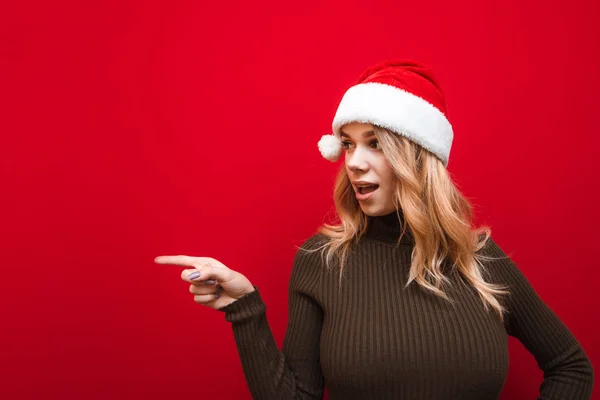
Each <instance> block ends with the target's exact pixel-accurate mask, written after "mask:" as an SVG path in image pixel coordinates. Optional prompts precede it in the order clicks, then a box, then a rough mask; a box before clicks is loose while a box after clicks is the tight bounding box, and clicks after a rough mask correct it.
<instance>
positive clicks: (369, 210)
mask: <svg viewBox="0 0 600 400" xmlns="http://www.w3.org/2000/svg"><path fill="white" fill-rule="evenodd" d="M360 209H361V210H362V212H363V213H365V215H368V216H369V217H379V216H382V215H388V214H390V213H392V212H394V211H396V209H392V210H390V209H388V208H386V207H382V206H378V205H376V204H374V205H370V206H364V205H361V206H360Z"/></svg>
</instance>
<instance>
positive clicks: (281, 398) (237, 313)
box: [219, 239, 325, 400]
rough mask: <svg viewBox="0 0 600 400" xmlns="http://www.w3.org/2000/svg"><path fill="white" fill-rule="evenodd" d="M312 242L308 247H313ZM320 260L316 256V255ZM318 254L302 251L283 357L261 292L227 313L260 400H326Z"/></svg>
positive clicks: (238, 302)
mask: <svg viewBox="0 0 600 400" xmlns="http://www.w3.org/2000/svg"><path fill="white" fill-rule="evenodd" d="M310 241H311V239H309V240H308V241H307V242H305V244H304V245H303V247H310V243H309V242H310ZM315 254H316V253H315ZM315 254H307V253H304V252H302V251H298V252H297V253H296V256H295V258H294V263H293V268H292V274H291V277H290V282H289V298H288V304H289V306H288V309H289V318H288V325H287V331H286V335H285V339H284V343H283V351H280V350H279V349H278V348H277V344H276V342H275V340H274V338H273V335H272V333H271V329H270V327H269V324H268V322H267V317H266V313H265V311H266V306H265V304H264V302H263V301H262V298H261V296H260V293H259V291H258V288H256V286H255V290H254V291H253V292H251V293H249V294H247V295H245V296H244V297H242V298H240V299H238V300H236V301H234V302H233V303H231V304H229V305H227V306H225V307H222V308H220V309H219V311H223V312H225V319H226V320H227V321H229V322H231V323H232V328H233V333H234V337H235V341H236V346H237V349H238V353H239V356H240V360H241V362H242V367H243V370H244V374H245V377H246V382H247V384H248V388H249V389H250V393H251V394H252V397H253V398H254V399H261V400H262V399H274V400H285V399H322V397H323V391H324V386H325V384H324V378H323V375H322V371H321V364H320V358H319V340H320V336H321V326H322V323H323V312H322V309H321V307H320V305H319V304H318V303H317V302H316V300H315V297H314V293H315V292H314V290H315V288H316V287H317V285H318V283H319V281H320V276H321V270H320V264H319V263H318V262H317V260H318V257H315Z"/></svg>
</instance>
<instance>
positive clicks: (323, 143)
mask: <svg viewBox="0 0 600 400" xmlns="http://www.w3.org/2000/svg"><path fill="white" fill-rule="evenodd" d="M318 146H319V151H320V152H321V155H322V156H323V157H324V158H325V159H327V160H329V161H331V162H334V161H337V160H339V159H340V156H341V155H342V141H341V140H340V139H339V138H338V137H337V136H334V135H323V137H321V140H319V144H318Z"/></svg>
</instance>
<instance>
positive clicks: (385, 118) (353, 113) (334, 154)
mask: <svg viewBox="0 0 600 400" xmlns="http://www.w3.org/2000/svg"><path fill="white" fill-rule="evenodd" d="M351 122H363V123H370V124H373V125H378V126H380V127H382V128H386V129H388V130H390V131H392V132H395V133H397V134H399V135H403V136H405V137H407V138H408V139H410V140H412V141H413V142H416V143H418V144H419V145H421V146H422V147H424V148H425V149H427V150H429V151H430V152H431V153H433V154H435V155H436V156H437V157H438V158H439V159H440V160H441V161H442V162H443V163H444V166H448V160H449V157H450V148H451V146H452V138H453V136H454V135H453V132H452V125H450V122H449V121H448V119H447V117H446V100H445V98H444V94H443V93H442V90H441V88H440V85H439V83H438V81H437V80H436V78H435V77H434V75H433V72H432V71H431V69H430V68H429V67H427V66H425V65H423V64H422V63H419V62H417V61H413V60H399V59H393V60H386V61H382V62H380V63H378V64H376V65H374V66H372V67H369V68H367V69H366V70H365V71H364V72H363V73H362V74H361V76H360V77H359V78H358V81H357V83H356V84H355V85H354V86H352V87H350V88H349V89H348V90H347V91H346V93H345V94H344V96H343V97H342V100H341V102H340V104H339V106H338V109H337V112H336V114H335V117H334V118H333V124H332V130H333V134H328V135H324V136H323V137H322V138H321V140H320V141H319V143H318V147H319V151H320V152H321V155H322V156H323V157H324V158H326V159H327V160H330V161H332V162H333V161H337V160H338V159H339V158H340V157H341V155H342V149H343V148H342V142H341V140H340V128H341V127H342V126H343V125H345V124H348V123H351Z"/></svg>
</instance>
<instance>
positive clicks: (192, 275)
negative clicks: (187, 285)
mask: <svg viewBox="0 0 600 400" xmlns="http://www.w3.org/2000/svg"><path fill="white" fill-rule="evenodd" d="M199 276H200V271H194V272H192V273H191V274H189V275H188V279H196V278H197V277H199Z"/></svg>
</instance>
